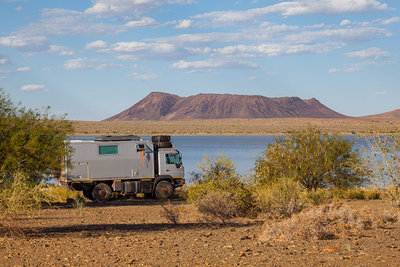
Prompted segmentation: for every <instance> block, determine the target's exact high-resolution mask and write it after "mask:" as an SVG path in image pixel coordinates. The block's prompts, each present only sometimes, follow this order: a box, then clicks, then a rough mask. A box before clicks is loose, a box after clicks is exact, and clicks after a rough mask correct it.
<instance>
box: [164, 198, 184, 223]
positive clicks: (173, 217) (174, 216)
mask: <svg viewBox="0 0 400 267" xmlns="http://www.w3.org/2000/svg"><path fill="white" fill-rule="evenodd" d="M161 207H162V210H161V213H160V216H161V218H164V219H167V221H169V222H171V223H173V224H177V223H178V222H179V218H180V215H181V211H180V209H179V207H177V206H176V205H172V204H171V201H169V200H168V204H166V205H165V204H162V205H161Z"/></svg>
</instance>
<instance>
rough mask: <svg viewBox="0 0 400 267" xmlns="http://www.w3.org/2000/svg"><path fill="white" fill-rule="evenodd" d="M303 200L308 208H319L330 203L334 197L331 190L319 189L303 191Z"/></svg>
mask: <svg viewBox="0 0 400 267" xmlns="http://www.w3.org/2000/svg"><path fill="white" fill-rule="evenodd" d="M301 198H302V199H303V201H304V202H305V203H306V204H307V205H308V206H319V205H322V204H328V203H330V202H331V201H332V199H333V195H332V192H331V190H329V189H326V188H317V189H311V190H305V191H303V193H302V195H301Z"/></svg>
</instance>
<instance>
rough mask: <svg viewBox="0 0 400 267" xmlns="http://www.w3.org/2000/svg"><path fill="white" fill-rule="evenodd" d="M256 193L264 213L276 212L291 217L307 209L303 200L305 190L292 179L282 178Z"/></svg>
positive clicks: (260, 188)
mask: <svg viewBox="0 0 400 267" xmlns="http://www.w3.org/2000/svg"><path fill="white" fill-rule="evenodd" d="M256 191H257V193H256V196H257V199H258V203H259V205H260V209H261V210H262V211H264V212H265V211H275V212H278V213H279V214H281V215H283V216H285V217H290V216H292V215H293V214H294V213H296V212H299V211H301V210H302V209H303V208H304V207H305V205H304V204H305V203H304V201H303V199H302V198H301V194H302V191H303V190H302V189H301V188H300V186H299V185H298V183H296V182H294V181H293V179H290V178H282V179H279V180H278V181H277V182H275V183H272V184H269V185H263V186H260V187H258V189H257V190H256Z"/></svg>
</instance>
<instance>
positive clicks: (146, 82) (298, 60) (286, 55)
mask: <svg viewBox="0 0 400 267" xmlns="http://www.w3.org/2000/svg"><path fill="white" fill-rule="evenodd" d="M399 8H400V1H395V0H390V1H389V0H379V1H378V0H297V1H263V0H253V1H240V0H239V1H225V0H220V1H209V0H207V1H202V0H93V1H84V0H40V1H37V0H25V1H23V0H0V87H2V88H4V89H5V91H6V92H7V93H8V94H10V96H11V98H12V99H13V100H14V101H15V102H19V101H21V102H22V104H23V105H25V106H28V107H32V108H41V107H44V106H51V107H52V111H53V112H54V113H56V114H64V113H67V114H68V115H67V118H68V119H74V120H102V119H105V118H107V117H109V116H112V115H114V114H116V113H118V112H120V111H122V110H124V109H126V108H128V107H130V106H131V105H133V104H135V103H136V102H137V101H139V100H140V99H142V98H143V97H145V96H146V95H147V94H148V93H150V92H152V91H161V92H168V93H172V94H177V95H180V96H189V95H195V94H198V93H231V94H251V95H264V96H268V97H282V96H298V97H300V98H303V99H308V98H313V97H315V98H317V99H318V100H320V101H321V102H322V103H323V104H325V105H327V106H328V107H330V108H332V109H334V110H336V111H338V112H341V113H343V114H346V115H350V116H362V115H369V114H375V113H381V112H386V111H390V110H393V109H398V108H400V103H399V102H400V101H399V100H400V68H399V55H400V36H399V34H400V12H399Z"/></svg>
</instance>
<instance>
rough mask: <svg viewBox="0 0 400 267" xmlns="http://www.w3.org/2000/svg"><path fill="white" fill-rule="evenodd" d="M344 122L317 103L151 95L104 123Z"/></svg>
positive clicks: (255, 97)
mask: <svg viewBox="0 0 400 267" xmlns="http://www.w3.org/2000/svg"><path fill="white" fill-rule="evenodd" d="M296 117H298V118H345V117H346V116H345V115H343V114H340V113H337V112H335V111H333V110H332V109H329V108H328V107H326V106H324V105H323V104H321V103H320V102H319V101H318V100H317V99H315V98H312V99H307V100H302V99H300V98H298V97H278V98H270V97H265V96H260V95H231V94H198V95H194V96H189V97H179V96H177V95H173V94H167V93H160V92H152V93H150V94H149V95H148V96H146V97H145V98H143V99H142V100H141V101H139V102H138V103H136V104H135V105H133V106H131V107H130V108H128V109H126V110H124V111H122V112H121V113H118V114H116V115H114V116H112V117H110V118H108V119H106V121H113V120H119V121H131V120H181V119H225V118H249V119H251V118H296Z"/></svg>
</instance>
